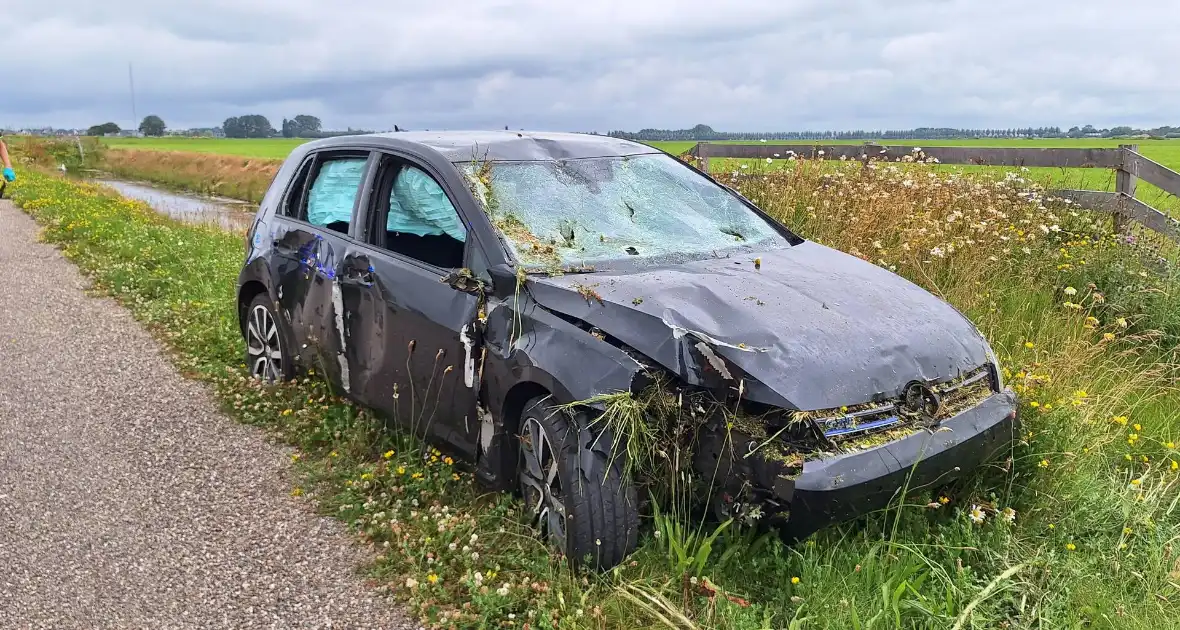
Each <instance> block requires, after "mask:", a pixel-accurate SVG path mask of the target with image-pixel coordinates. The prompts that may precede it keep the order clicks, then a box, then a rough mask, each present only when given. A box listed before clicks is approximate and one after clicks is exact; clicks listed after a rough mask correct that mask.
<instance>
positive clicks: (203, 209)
mask: <svg viewBox="0 0 1180 630" xmlns="http://www.w3.org/2000/svg"><path fill="white" fill-rule="evenodd" d="M90 181H91V182H93V183H95V184H102V185H104V186H107V187H108V188H111V189H113V190H114V191H115V192H118V193H119V194H120V195H123V196H124V197H127V198H128V199H138V200H140V201H143V202H145V203H147V204H148V205H150V206H151V207H152V208H155V209H156V211H157V212H159V213H161V214H165V215H167V216H169V217H172V218H174V219H177V220H180V221H185V222H187V223H199V224H207V225H209V224H211V225H216V226H218V227H221V228H222V229H224V230H229V231H231V232H240V231H245V230H246V229H247V228H249V227H250V223H251V222H253V220H254V214H255V211H256V210H257V209H258V207H257V206H255V205H254V204H251V203H247V202H244V201H238V200H236V199H226V198H222V197H204V196H198V195H190V194H185V193H177V192H173V191H170V190H164V189H162V188H157V187H155V186H152V185H149V184H143V183H139V182H128V181H123V180H118V179H108V178H95V179H91V180H90Z"/></svg>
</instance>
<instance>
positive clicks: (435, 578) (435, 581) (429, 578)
mask: <svg viewBox="0 0 1180 630" xmlns="http://www.w3.org/2000/svg"><path fill="white" fill-rule="evenodd" d="M426 581H427V582H430V583H431V584H438V576H437V575H435V574H433V573H431V574H430V575H428V576H426Z"/></svg>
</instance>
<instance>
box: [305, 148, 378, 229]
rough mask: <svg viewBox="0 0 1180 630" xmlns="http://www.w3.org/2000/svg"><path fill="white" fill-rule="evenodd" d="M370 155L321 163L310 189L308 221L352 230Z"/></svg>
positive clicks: (313, 223)
mask: <svg viewBox="0 0 1180 630" xmlns="http://www.w3.org/2000/svg"><path fill="white" fill-rule="evenodd" d="M365 162H367V160H366V158H354V157H350V158H340V159H334V160H328V161H325V162H323V163H321V165H320V168H319V170H318V172H317V173H316V176H315V181H313V182H312V184H311V189H310V190H309V191H308V193H307V215H306V216H307V218H306V220H307V222H308V223H310V224H312V225H315V226H318V227H324V228H327V229H329V230H333V231H336V232H341V233H343V234H347V233H348V224H349V223H350V222H351V221H352V207H353V205H354V204H355V203H356V195H357V192H359V191H360V187H361V180H362V179H363V178H364V176H365Z"/></svg>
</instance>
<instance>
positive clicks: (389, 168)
mask: <svg viewBox="0 0 1180 630" xmlns="http://www.w3.org/2000/svg"><path fill="white" fill-rule="evenodd" d="M238 312H239V317H240V322H241V330H242V334H243V336H244V337H245V339H246V342H247V358H248V361H249V366H250V369H251V371H252V372H253V374H254V375H256V376H257V377H259V378H262V379H264V380H268V381H274V380H278V379H285V378H291V377H293V376H295V375H296V374H297V372H298V371H299V370H300V369H302V368H307V367H317V368H321V369H323V370H324V371H325V372H326V373H327V377H328V378H329V379H331V380H332V381H333V382H334V383H335V384H336V385H337V386H338V387H340V388H341V389H343V390H344V391H346V392H347V393H348V395H349V396H350V397H352V398H353V399H354V400H356V401H357V402H359V403H361V404H363V405H366V406H369V407H372V408H374V409H376V410H378V411H380V412H382V413H383V415H386V416H387V417H388V418H389V419H390V420H391V421H393V422H396V423H398V424H400V425H402V426H405V427H408V428H412V429H413V430H415V431H416V432H417V433H418V434H419V435H420V436H422V437H424V438H426V439H427V440H430V441H432V442H434V443H435V444H437V445H439V446H440V447H441V448H445V449H448V450H450V451H451V452H453V453H456V454H457V455H459V456H461V457H463V458H465V459H466V460H468V461H469V462H471V464H472V465H473V467H474V469H475V470H476V473H477V476H478V477H479V478H480V479H481V480H482V481H483V482H484V483H486V484H488V485H489V486H491V487H493V488H497V489H501V490H515V489H518V490H519V491H520V492H521V493H522V494H523V496H524V500H525V503H526V505H527V506H528V508H529V509H530V510H531V512H530V513H531V514H532V515H533V516H534V518H535V520H536V524H537V526H538V528H539V529H540V531H541V532H542V533H543V534H544V535H545V536H546V537H547V538H548V539H549V540H550V541H551V543H552V544H553V545H554V546H555V547H556V548H557V549H558V550H560V551H561V552H563V553H566V554H567V555H569V556H570V557H571V558H572V559H574V560H577V561H582V560H585V559H587V558H588V559H589V561H590V562H589V564H590V565H591V566H596V567H609V566H612V565H614V564H616V563H618V562H619V561H621V560H622V559H623V558H624V557H625V556H626V555H627V554H628V553H629V552H630V551H631V550H632V549H633V548H634V546H635V544H636V540H637V536H638V522H639V510H640V502H639V501H638V500H637V492H636V484H637V482H638V480H636V479H634V478H633V475H631V474H629V471H628V470H627V468H626V466H625V463H626V462H625V461H623V460H624V459H625V453H626V449H625V448H624V445H623V444H621V442H623V441H624V440H625V439H627V436H626V435H614V434H613V433H614V432H613V431H612V427H615V428H616V429H617V427H618V425H617V424H611V423H600V422H596V420H597V418H598V416H599V415H600V414H601V413H602V412H603V406H602V403H601V402H594V401H601V400H603V399H604V397H605V396H607V395H611V394H619V393H624V392H630V393H632V394H634V395H635V396H636V397H638V396H640V395H641V394H642V393H643V392H645V391H651V389H652V388H661V390H662V391H665V392H667V393H671V394H673V396H666V397H665V398H664V399H665V400H673V401H677V404H679V405H682V406H683V407H685V408H686V411H687V412H688V413H687V415H686V416H685V417H691V418H692V422H691V429H690V430H688V431H681V432H679V433H678V435H679V436H680V438H679V439H683V440H684V442H685V443H684V444H681V445H678V446H680V447H682V448H683V449H685V450H684V451H683V452H686V453H691V457H690V460H691V462H692V467H693V468H694V469H695V470H696V472H697V473H698V474H699V475H701V476H708V477H709V478H711V479H715V480H717V483H716V484H712V485H710V492H711V493H712V494H711V496H710V497H709V498H708V500H709V501H710V503H711V504H712V505H713V506H714V508H715V509H717V510H719V511H720V512H721V513H723V514H731V515H740V514H745V515H750V514H756V515H769V516H770V517H771V518H768V519H766V521H765V522H775V523H777V524H778V525H779V526H780V527H781V528H782V529H784V530H785V531H786V532H787V533H789V534H791V535H793V536H803V535H807V534H809V533H811V532H814V531H815V530H816V529H818V528H820V527H822V526H824V525H826V524H829V523H833V522H838V521H841V520H845V519H848V518H852V517H855V516H857V515H861V514H864V513H866V512H869V511H872V510H875V509H879V508H881V507H884V506H886V505H887V504H889V502H890V501H892V500H893V499H895V498H896V496H897V495H898V493H899V492H900V490H901V489H902V488H903V487H918V486H921V485H923V484H929V483H933V482H935V481H937V482H940V483H941V482H943V481H946V480H949V479H953V478H955V477H957V476H959V475H961V474H963V473H964V472H965V471H968V470H970V469H971V468H973V467H975V466H977V465H979V464H980V463H982V462H985V461H987V460H988V459H990V458H992V457H994V456H995V455H996V454H997V453H998V452H999V451H1001V450H1003V449H1005V448H1007V447H1008V445H1009V444H1010V443H1011V440H1012V435H1013V432H1014V431H1015V430H1016V429H1015V427H1016V407H1017V405H1016V399H1015V396H1014V395H1013V394H1012V392H1011V391H1010V390H1007V389H1004V387H1003V384H1002V382H1001V374H1000V371H999V369H998V366H997V364H996V359H995V357H994V355H993V353H992V351H991V349H990V348H989V346H988V344H987V342H986V341H985V340H984V338H983V336H982V335H981V334H980V333H979V332H978V331H977V330H976V328H975V327H974V326H973V325H972V324H971V323H970V322H969V321H968V320H967V319H966V318H965V317H963V316H962V315H961V314H960V313H959V312H957V311H956V310H955V309H954V308H952V307H951V306H949V305H948V304H946V303H945V302H943V301H941V300H939V299H938V298H936V297H934V296H933V295H931V294H929V293H927V292H926V291H924V290H922V289H921V288H919V287H918V286H916V285H914V284H912V283H910V282H908V281H906V280H905V279H903V278H901V277H899V276H897V275H894V274H892V273H890V272H888V271H887V270H884V269H881V268H880V267H877V266H875V265H872V264H870V263H867V262H864V261H861V260H859V259H857V258H855V257H852V256H849V255H846V254H843V253H840V252H838V251H835V250H832V249H830V248H827V247H824V246H822V245H819V244H816V243H812V242H809V241H806V240H804V239H802V238H800V237H798V236H797V235H795V234H793V233H792V232H791V231H790V230H788V229H787V228H786V227H784V226H783V225H781V224H779V223H777V222H775V221H773V220H771V219H770V218H769V217H767V216H766V215H765V214H764V213H763V212H762V211H761V210H760V209H758V208H757V207H756V206H754V205H753V204H752V203H750V202H749V201H748V200H746V199H744V198H743V197H741V196H740V195H738V194H737V193H736V192H734V191H733V190H731V189H729V188H727V187H725V186H722V185H720V184H718V183H717V182H715V181H714V180H713V179H712V178H710V177H709V176H708V175H707V174H704V173H702V172H700V171H698V170H696V169H695V168H693V167H691V166H689V165H687V164H684V163H683V162H681V161H680V160H678V159H676V158H674V157H672V156H670V155H668V154H666V153H663V152H661V151H658V150H656V149H653V148H651V147H648V146H645V145H641V144H636V143H633V142H628V141H624V140H619V139H614V138H608V137H602V136H594V135H581V134H559V133H516V132H509V131H504V132H440V133H429V132H402V133H394V134H377V135H365V136H348V137H338V138H331V139H326V140H320V141H316V142H311V143H308V144H304V145H302V146H300V147H299V148H297V149H296V150H295V151H294V152H293V153H292V154H291V155H290V156H289V157H288V158H287V160H286V162H285V163H284V164H283V166H282V168H281V169H280V171H279V173H278V175H277V177H276V178H275V180H274V182H273V184H272V185H271V188H270V190H269V191H268V192H267V194H266V196H265V198H264V199H263V200H262V204H261V207H260V209H259V212H258V216H257V219H256V220H255V223H254V225H253V226H252V228H251V229H250V232H249V235H248V254H247V259H246V263H245V266H244V268H243V269H242V272H241V276H240V279H239V290H238ZM580 401H583V404H581V405H577V404H575V403H579V402H580ZM559 406H560V409H557V408H558V407H559ZM689 407H691V409H689ZM619 433H622V431H619ZM768 445H769V446H768Z"/></svg>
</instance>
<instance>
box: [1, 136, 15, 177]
mask: <svg viewBox="0 0 1180 630" xmlns="http://www.w3.org/2000/svg"><path fill="white" fill-rule="evenodd" d="M0 162H3V163H4V170H3V171H0V173H3V174H4V181H6V182H11V181H15V180H16V171H14V170H12V160H10V159H8V145H6V144H4V138H3V137H0Z"/></svg>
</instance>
